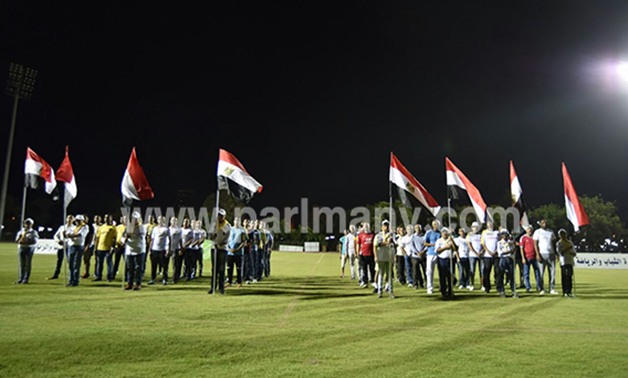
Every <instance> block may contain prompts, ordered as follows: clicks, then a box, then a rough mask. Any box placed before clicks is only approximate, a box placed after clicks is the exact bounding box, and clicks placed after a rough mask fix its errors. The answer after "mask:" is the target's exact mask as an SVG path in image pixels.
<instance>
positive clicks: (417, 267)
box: [408, 224, 426, 289]
mask: <svg viewBox="0 0 628 378" xmlns="http://www.w3.org/2000/svg"><path fill="white" fill-rule="evenodd" d="M408 248H409V249H410V255H411V262H410V263H411V265H412V274H411V276H412V282H413V284H414V286H413V287H414V288H415V289H418V288H419V286H420V287H421V288H423V287H424V286H423V282H424V279H426V278H425V258H424V257H425V256H424V255H425V237H424V236H423V227H421V225H420V224H416V225H414V233H413V234H412V235H411V236H410V245H409V246H408Z"/></svg>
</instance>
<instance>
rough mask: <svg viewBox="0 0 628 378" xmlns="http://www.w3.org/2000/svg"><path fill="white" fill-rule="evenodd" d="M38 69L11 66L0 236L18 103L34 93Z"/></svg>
mask: <svg viewBox="0 0 628 378" xmlns="http://www.w3.org/2000/svg"><path fill="white" fill-rule="evenodd" d="M36 78H37V70H34V69H32V68H29V67H24V66H22V65H21V64H17V63H11V65H10V66H9V79H8V80H7V89H6V91H5V93H6V94H7V95H8V96H12V97H13V115H12V116H11V128H10V129H9V139H8V142H7V159H6V162H5V166H4V179H3V180H2V193H1V194H0V238H1V237H2V231H3V229H4V224H3V223H4V210H5V205H6V201H7V189H8V186H9V169H10V167H11V153H12V150H13V136H14V135H15V118H16V116H17V103H18V102H19V100H20V99H24V100H28V99H30V98H31V95H32V94H33V88H34V87H35V79H36Z"/></svg>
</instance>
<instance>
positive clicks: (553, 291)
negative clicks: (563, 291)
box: [550, 289, 558, 294]
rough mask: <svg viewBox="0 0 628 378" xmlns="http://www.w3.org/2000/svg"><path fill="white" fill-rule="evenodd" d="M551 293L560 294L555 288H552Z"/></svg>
mask: <svg viewBox="0 0 628 378" xmlns="http://www.w3.org/2000/svg"><path fill="white" fill-rule="evenodd" d="M550 294H558V292H557V291H556V290H554V289H552V290H550Z"/></svg>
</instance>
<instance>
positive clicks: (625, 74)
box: [615, 62, 628, 83]
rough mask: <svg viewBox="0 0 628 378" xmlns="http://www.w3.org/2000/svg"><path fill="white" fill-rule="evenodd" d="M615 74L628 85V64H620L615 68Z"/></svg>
mask: <svg viewBox="0 0 628 378" xmlns="http://www.w3.org/2000/svg"><path fill="white" fill-rule="evenodd" d="M615 74H616V75H617V77H618V78H619V79H621V80H622V81H624V82H627V83H628V62H618V63H617V65H616V66H615Z"/></svg>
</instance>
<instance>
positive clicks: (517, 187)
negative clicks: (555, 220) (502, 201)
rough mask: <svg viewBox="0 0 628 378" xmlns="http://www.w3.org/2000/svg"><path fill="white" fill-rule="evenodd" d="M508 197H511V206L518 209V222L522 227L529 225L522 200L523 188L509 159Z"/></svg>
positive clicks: (525, 207)
mask: <svg viewBox="0 0 628 378" xmlns="http://www.w3.org/2000/svg"><path fill="white" fill-rule="evenodd" d="M510 197H511V198H512V206H514V207H515V208H516V209H517V210H519V214H520V215H521V218H520V219H519V222H521V225H522V226H523V227H527V226H529V225H530V222H529V221H528V214H526V210H527V206H526V203H525V201H524V200H523V190H522V189H521V184H520V183H519V177H517V172H515V166H514V164H513V163H512V160H511V161H510Z"/></svg>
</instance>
